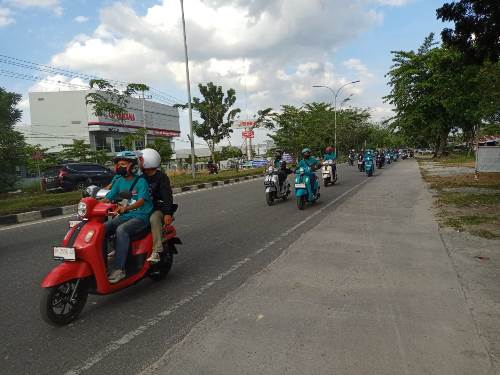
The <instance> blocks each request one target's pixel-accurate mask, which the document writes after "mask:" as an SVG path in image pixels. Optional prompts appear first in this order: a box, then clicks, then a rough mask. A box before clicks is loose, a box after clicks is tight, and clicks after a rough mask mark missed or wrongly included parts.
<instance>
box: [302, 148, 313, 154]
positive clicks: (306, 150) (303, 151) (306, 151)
mask: <svg viewBox="0 0 500 375" xmlns="http://www.w3.org/2000/svg"><path fill="white" fill-rule="evenodd" d="M305 153H311V149H310V148H309V147H306V148H304V149H303V150H302V155H304V154H305Z"/></svg>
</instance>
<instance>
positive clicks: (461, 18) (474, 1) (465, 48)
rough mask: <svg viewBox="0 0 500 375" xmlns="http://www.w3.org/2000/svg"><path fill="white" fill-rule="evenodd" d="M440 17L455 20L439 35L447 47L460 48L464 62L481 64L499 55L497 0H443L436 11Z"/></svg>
mask: <svg viewBox="0 0 500 375" xmlns="http://www.w3.org/2000/svg"><path fill="white" fill-rule="evenodd" d="M436 13H437V17H438V18H439V19H441V20H443V21H451V22H454V23H455V29H450V28H445V29H444V30H443V31H442V33H441V37H442V39H443V42H444V44H445V45H446V46H448V47H453V48H456V49H457V50H459V51H460V52H462V53H463V54H464V56H465V59H466V62H467V63H471V64H482V63H483V62H484V61H485V60H490V61H492V62H497V61H499V59H500V4H499V3H498V0H459V1H453V2H450V3H445V4H444V5H443V6H442V7H441V8H439V9H437V11H436Z"/></svg>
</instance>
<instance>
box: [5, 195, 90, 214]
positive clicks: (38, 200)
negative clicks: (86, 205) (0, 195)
mask: <svg viewBox="0 0 500 375" xmlns="http://www.w3.org/2000/svg"><path fill="white" fill-rule="evenodd" d="M81 197H82V193H81V192H80V191H70V192H67V193H33V194H27V193H23V194H21V195H15V196H11V197H8V198H7V199H1V200H0V215H7V214H14V213H19V212H27V211H36V210H39V209H42V208H48V207H61V206H68V205H71V204H75V203H78V201H79V200H80V198H81Z"/></svg>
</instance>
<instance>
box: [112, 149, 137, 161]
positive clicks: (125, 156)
mask: <svg viewBox="0 0 500 375" xmlns="http://www.w3.org/2000/svg"><path fill="white" fill-rule="evenodd" d="M137 159H138V158H137V154H136V153H135V152H133V151H122V152H119V153H118V154H116V156H115V158H114V160H113V161H114V162H115V164H116V163H117V162H118V161H120V160H128V161H131V162H132V163H137Z"/></svg>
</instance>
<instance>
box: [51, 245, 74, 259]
mask: <svg viewBox="0 0 500 375" xmlns="http://www.w3.org/2000/svg"><path fill="white" fill-rule="evenodd" d="M54 259H57V260H75V259H76V255H75V248H74V247H54Z"/></svg>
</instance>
